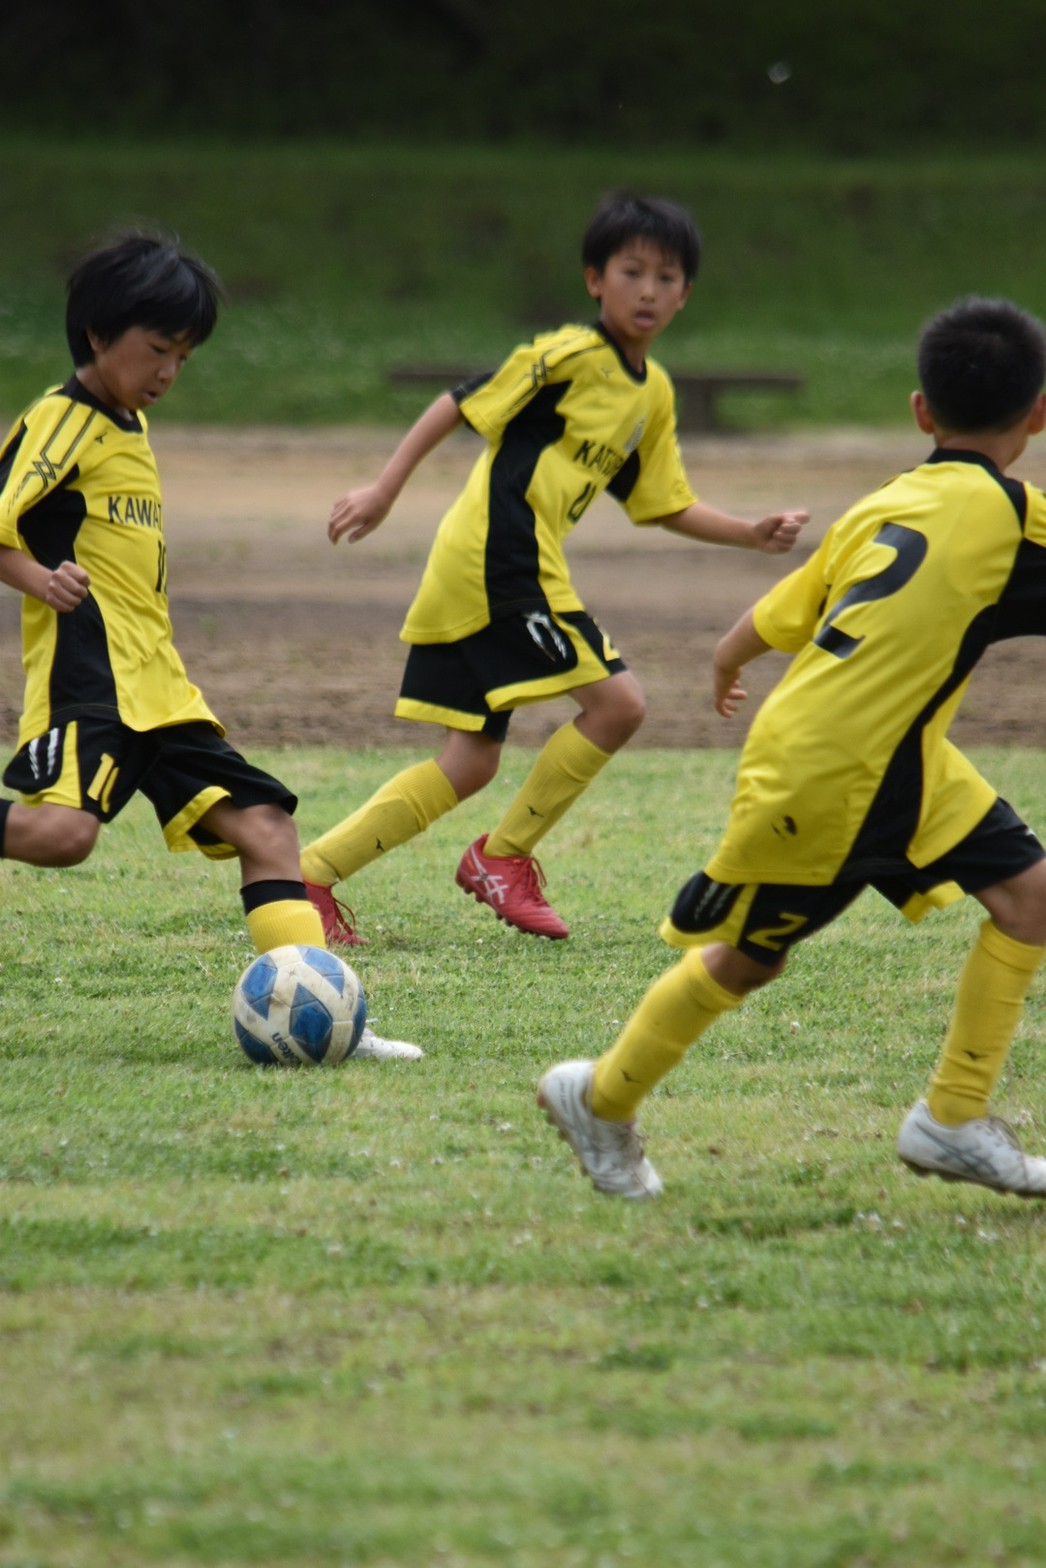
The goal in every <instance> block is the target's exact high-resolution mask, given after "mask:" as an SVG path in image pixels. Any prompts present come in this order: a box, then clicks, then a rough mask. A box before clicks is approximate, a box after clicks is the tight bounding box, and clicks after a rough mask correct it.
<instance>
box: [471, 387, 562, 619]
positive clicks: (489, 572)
mask: <svg viewBox="0 0 1046 1568" xmlns="http://www.w3.org/2000/svg"><path fill="white" fill-rule="evenodd" d="M570 387H571V382H569V381H557V382H556V383H555V384H554V385H551V386H543V387H542V388H541V389H540V391H539V392H537V393H535V395H534V396H533V397H532V398H531V399H530V400H529V401H528V402H527V404H526V405H525V407H524V408H522V409H521V410H520V412H519V413H518V414H517V415H516V417H515V418H514V419H511V420H510V421H509V423H508V424H507V425H506V426H505V432H504V435H503V436H502V440H501V446H500V447H499V448H498V451H497V452H496V453H495V456H494V460H493V462H492V463H491V465H490V496H489V501H488V524H487V546H486V556H485V561H484V568H483V570H484V577H485V580H486V590H487V603H488V604H489V606H490V609H491V613H492V614H493V613H494V612H495V611H496V610H497V609H499V608H500V609H503V608H505V607H506V606H509V605H516V606H519V605H528V606H535V607H541V606H546V607H547V601H546V599H545V595H544V592H543V590H542V587H541V582H540V576H539V564H538V542H537V525H536V520H535V517H534V509H533V507H532V506H531V505H530V504H529V502H528V501H527V495H526V493H527V488H528V486H529V484H530V481H531V480H532V479H533V477H534V471H535V469H536V468H537V466H538V463H539V462H540V460H541V455H542V453H543V452H545V451H546V450H547V449H548V448H549V447H551V446H555V444H556V442H557V441H558V440H559V439H560V437H561V436H562V434H563V432H564V430H565V429H566V420H565V418H564V417H563V415H562V414H560V413H559V412H558V411H557V410H558V406H559V402H560V399H561V398H562V397H564V396H565V394H566V393H567V392H569V390H570Z"/></svg>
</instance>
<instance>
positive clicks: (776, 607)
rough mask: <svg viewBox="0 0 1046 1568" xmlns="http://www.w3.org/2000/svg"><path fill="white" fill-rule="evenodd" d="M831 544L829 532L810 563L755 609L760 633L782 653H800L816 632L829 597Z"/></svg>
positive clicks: (799, 568) (775, 586)
mask: <svg viewBox="0 0 1046 1568" xmlns="http://www.w3.org/2000/svg"><path fill="white" fill-rule="evenodd" d="M831 543H832V541H831V530H830V529H829V531H828V533H827V534H826V535H825V537H824V539H823V540H822V542H821V545H820V548H819V549H818V550H817V551H815V553H814V554H813V555H812V556H811V557H810V559H809V560H808V561H805V562H804V563H803V565H802V566H800V567H798V568H797V569H796V570H795V571H794V572H789V574H788V576H787V577H782V578H781V580H780V582H777V583H775V584H774V586H773V587H772V588H771V589H770V590H769V592H768V593H765V594H764V595H763V597H762V598H761V599H760V600H758V601H757V603H756V605H755V607H754V608H753V611H752V619H753V621H754V624H755V629H756V631H757V632H758V633H759V636H760V637H761V638H762V639H763V641H764V642H766V643H769V644H770V647H771V648H776V649H777V651H778V652H779V653H798V652H799V650H800V648H804V647H805V646H806V644H807V643H808V642H809V641H810V639H811V638H812V636H813V634H814V631H815V630H816V627H817V623H818V621H819V620H820V618H821V614H822V612H823V610H824V606H825V600H826V599H827V597H828V591H829V589H828V576H827V572H828V562H829V558H830V553H831Z"/></svg>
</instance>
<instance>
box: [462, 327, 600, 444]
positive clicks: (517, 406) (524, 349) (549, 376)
mask: <svg viewBox="0 0 1046 1568" xmlns="http://www.w3.org/2000/svg"><path fill="white" fill-rule="evenodd" d="M593 342H594V338H593V334H592V332H591V330H589V329H588V328H584V327H563V328H561V330H560V331H558V332H552V333H544V334H542V336H540V337H537V338H535V339H534V341H533V342H532V343H521V344H520V345H519V347H518V348H515V349H513V351H512V353H511V354H510V355H509V356H508V358H507V359H506V360H505V361H504V362H503V363H502V364H501V365H499V367H498V369H497V370H495V371H493V372H492V374H490V375H487V376H482V377H476V378H474V379H473V380H472V381H467V382H465V383H464V384H463V385H462V386H460V387H457V388H455V390H454V393H453V396H454V397H455V399H456V400H457V404H458V407H459V409H460V410H461V414H462V417H463V418H464V419H465V420H466V421H467V422H468V423H469V424H470V425H471V426H472V428H473V430H475V432H476V434H477V435H480V436H483V438H484V439H485V440H487V441H498V440H500V438H501V436H502V434H503V432H504V430H505V427H506V425H507V424H508V423H509V421H510V420H512V419H515V417H516V415H517V414H519V413H520V412H521V410H522V409H523V408H525V407H526V405H527V404H528V403H529V402H530V400H531V399H532V398H533V397H535V396H536V395H537V393H538V392H540V390H541V388H542V387H544V386H547V385H549V384H550V383H554V382H556V381H562V380H565V379H566V377H567V376H569V374H570V368H569V367H570V361H571V360H572V359H574V358H576V356H577V355H578V354H579V353H584V352H587V351H589V350H590V349H591V347H592V345H593Z"/></svg>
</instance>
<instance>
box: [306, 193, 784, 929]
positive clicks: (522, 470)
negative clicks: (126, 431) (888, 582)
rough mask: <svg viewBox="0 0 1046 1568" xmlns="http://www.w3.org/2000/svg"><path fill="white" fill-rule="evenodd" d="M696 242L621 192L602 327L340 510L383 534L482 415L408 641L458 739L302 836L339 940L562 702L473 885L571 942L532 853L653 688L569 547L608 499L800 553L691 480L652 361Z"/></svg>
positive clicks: (532, 356)
mask: <svg viewBox="0 0 1046 1568" xmlns="http://www.w3.org/2000/svg"><path fill="white" fill-rule="evenodd" d="M699 254H700V246H699V240H698V235H697V232H696V230H695V228H694V225H693V222H692V220H691V218H690V216H689V214H688V213H686V212H684V211H683V210H682V209H681V208H679V207H676V206H673V205H672V204H671V203H669V202H664V201H650V200H644V199H640V198H635V197H631V196H619V197H615V198H613V199H611V200H610V201H608V202H607V203H606V204H605V205H604V206H603V207H601V208H600V210H599V211H598V212H597V213H596V215H595V217H594V218H593V220H592V222H591V223H590V225H589V227H588V230H587V232H586V234H585V237H584V241H583V245H582V261H583V264H584V277H585V284H586V287H587V288H588V292H589V294H590V295H591V296H592V298H593V299H595V300H597V301H598V302H599V320H598V322H597V323H596V325H594V326H591V327H581V326H567V327H562V328H560V330H559V331H557V332H551V333H548V334H546V335H544V336H542V337H539V338H537V339H536V341H535V342H533V343H528V344H525V345H524V346H522V347H520V348H518V349H516V350H515V352H514V353H513V354H511V355H510V356H509V358H508V359H507V360H506V361H505V363H504V364H503V365H502V366H501V368H500V369H499V370H497V371H495V372H494V374H493V375H491V376H489V377H479V378H477V379H475V380H473V381H471V382H469V383H467V384H465V385H464V386H460V387H458V388H457V389H456V390H455V391H453V392H446V393H443V394H442V395H441V396H440V397H438V398H437V399H436V401H435V402H434V403H433V404H432V405H431V407H430V408H429V409H428V410H427V412H426V413H424V414H423V415H422V416H421V418H420V419H419V420H418V422H417V424H415V425H414V426H413V428H412V429H411V430H410V431H409V432H408V434H407V435H406V436H405V438H404V439H403V441H402V442H401V444H400V446H399V447H398V448H397V450H396V452H395V453H394V454H393V456H392V458H391V460H390V461H389V463H388V464H387V466H386V468H385V469H384V471H383V472H382V474H381V475H380V476H379V478H378V479H377V480H376V481H375V483H374V484H371V485H368V486H365V487H364V488H362V489H359V490H353V491H350V492H349V494H347V495H345V496H343V497H342V498H341V499H340V500H339V501H338V502H336V504H335V506H334V509H333V512H332V514H331V519H330V522H329V524H328V530H327V531H328V534H329V535H330V538H331V540H332V541H333V542H335V543H336V542H337V541H338V540H339V539H341V538H343V537H346V538H348V539H349V540H350V541H352V542H356V541H359V540H361V539H365V538H366V537H367V535H368V534H369V533H372V532H373V530H374V529H375V528H377V527H378V525H379V523H381V521H382V520H383V518H385V517H386V516H387V514H388V512H389V511H390V509H391V507H392V505H393V503H394V501H395V500H396V497H397V496H398V495H399V493H400V491H401V490H402V488H403V485H404V484H405V483H406V481H407V479H408V477H409V476H410V474H411V473H412V472H413V470H414V469H415V468H416V467H417V465H418V464H419V463H420V462H421V461H422V459H423V458H424V457H425V456H426V455H427V454H428V453H429V452H431V451H432V450H433V448H434V447H436V446H437V445H438V443H439V442H441V441H442V440H443V439H444V438H445V437H446V436H447V435H449V433H450V432H451V431H452V430H453V429H454V428H455V427H456V426H457V425H459V424H460V423H461V421H462V420H463V419H464V420H466V421H467V422H468V423H469V424H470V425H471V426H472V428H473V429H474V430H475V431H477V432H478V434H479V435H481V436H483V437H484V439H485V441H486V443H487V446H486V450H485V452H484V453H483V454H482V456H481V457H480V458H479V460H478V461H477V463H476V465H475V467H474V468H473V470H472V474H471V476H470V478H469V479H468V481H467V483H466V486H465V489H464V490H463V492H462V494H461V496H460V497H459V498H458V500H457V501H456V502H455V503H454V505H453V506H452V507H451V508H450V510H449V511H448V512H447V514H446V516H445V517H444V518H443V521H442V522H441V524H440V527H439V531H438V533H437V535H436V540H435V543H434V545H433V548H432V551H431V554H430V556H429V560H428V564H427V566H426V568H425V573H424V576H423V577H422V581H421V586H420V588H419V590H418V593H417V596H416V597H415V599H414V602H413V604H412V605H411V607H410V609H409V610H408V612H407V619H406V622H405V624H404V627H403V630H402V632H401V634H400V635H401V637H402V638H403V640H404V641H405V642H407V643H409V644H410V654H409V656H408V658H407V665H406V671H405V674H404V677H403V684H402V687H401V690H400V697H399V701H398V702H397V704H396V710H395V711H396V714H397V715H398V716H399V717H401V718H406V719H416V720H421V721H424V722H428V723H433V724H441V725H444V726H445V727H446V740H445V742H444V745H443V747H442V749H441V750H440V752H439V754H438V755H437V756H436V757H435V759H433V760H431V761H428V762H423V763H420V764H419V765H417V766H415V767H410V768H406V769H405V770H404V771H402V772H401V773H398V774H397V775H396V776H395V777H394V778H392V779H391V780H389V782H388V783H387V784H385V785H384V786H383V787H382V788H381V789H379V790H378V791H377V793H376V794H374V795H373V796H372V797H371V798H370V800H368V801H367V802H366V803H365V804H364V805H363V806H361V807H360V808H359V810H357V811H356V812H354V813H353V814H352V815H351V816H349V817H347V818H346V819H345V821H343V822H341V823H339V824H338V826H336V827H335V828H333V829H332V830H331V831H330V832H328V833H326V834H325V835H324V836H323V837H322V838H320V839H317V840H316V841H315V842H314V843H312V844H309V845H308V846H307V848H306V849H305V851H304V853H303V855H302V871H303V874H304V876H305V880H306V886H307V887H308V890H309V895H310V897H311V898H312V900H313V902H314V903H315V905H316V907H317V909H318V910H319V911H320V913H321V914H322V916H323V922H324V930H325V931H326V934H327V939H328V941H334V942H338V941H340V942H343V943H350V944H351V943H354V942H357V941H359V940H361V938H360V937H359V936H358V935H357V934H356V931H355V925H354V922H353V921H352V918H351V911H347V910H345V909H344V906H342V905H339V904H338V903H337V901H336V900H335V898H334V896H333V894H332V892H331V888H332V886H333V885H334V883H336V882H338V881H340V880H342V879H343V878H345V877H350V876H353V875H354V874H355V873H356V872H357V871H359V870H361V868H362V867H363V866H365V865H367V864H369V862H370V861H372V860H374V859H376V858H377V856H379V855H382V854H385V853H387V852H388V851H389V850H390V849H394V848H396V846H397V845H399V844H403V843H405V842H406V840H407V839H410V838H413V837H414V836H415V834H417V833H420V832H422V831H423V830H424V829H425V828H427V827H429V826H431V824H432V823H433V822H434V821H436V819H437V818H438V817H441V816H443V815H444V814H445V813H446V812H448V811H451V810H452V809H453V808H454V807H455V806H457V805H458V804H459V802H461V801H463V800H465V799H466V798H467V797H468V796H470V795H473V794H475V793H476V792H477V791H478V790H480V789H482V788H483V787H484V785H486V784H489V783H490V781H491V780H492V779H493V777H494V775H495V773H496V772H497V769H498V764H499V761H500V757H501V748H502V745H503V743H504V740H505V737H506V735H507V733H508V725H509V719H510V717H511V715H512V711H513V709H514V708H517V707H519V706H520V705H522V704H523V703H531V702H543V701H547V700H549V699H551V698H553V697H559V696H564V695H568V696H570V697H571V698H572V699H573V700H574V702H575V703H576V704H577V706H578V708H579V709H580V713H579V714H578V716H577V717H576V718H575V719H574V720H573V722H571V723H568V724H564V725H563V726H562V727H561V728H560V729H559V730H557V731H556V732H555V734H553V735H552V737H551V738H550V739H549V741H548V742H547V743H546V745H545V746H544V748H543V749H542V751H541V752H540V753H539V755H538V757H537V760H536V762H535V764H534V767H533V769H532V771H531V773H530V775H529V777H528V778H527V780H526V781H525V783H524V785H523V787H522V789H521V790H520V792H519V794H518V795H517V797H516V799H515V800H514V801H513V802H512V804H511V805H510V806H509V808H508V811H507V812H506V813H505V816H504V817H503V818H502V820H501V822H500V823H499V824H498V826H497V827H496V828H495V829H494V831H493V832H492V833H490V834H484V835H483V836H482V837H481V838H479V839H477V840H476V842H475V843H474V844H472V845H471V847H470V848H469V849H467V850H466V851H465V854H464V855H463V856H462V859H461V863H460V865H459V866H458V870H457V876H456V880H457V883H458V885H459V887H461V888H462V889H464V891H465V892H466V893H471V894H473V895H474V896H475V897H476V898H477V899H478V900H479V901H480V902H481V903H485V904H488V905H490V907H491V908H492V909H493V910H494V912H495V913H496V914H497V915H498V916H500V918H501V919H503V920H505V921H507V922H508V923H509V924H510V925H514V926H517V927H519V929H520V930H522V931H529V932H532V933H533V934H534V935H536V936H545V937H553V938H558V937H565V936H566V935H567V927H566V925H565V924H564V922H563V921H562V920H561V919H560V917H559V916H558V915H557V914H556V912H555V911H554V910H553V909H552V908H551V907H550V905H549V904H548V903H547V901H546V900H545V898H544V895H543V894H542V891H541V888H542V885H543V877H542V874H541V871H540V868H539V866H538V864H537V862H536V860H535V859H534V850H535V847H536V845H537V843H538V841H539V840H540V839H541V838H542V837H543V836H544V834H545V833H547V832H548V830H549V829H550V828H551V827H552V826H553V825H554V824H555V823H556V822H557V821H558V820H559V819H560V817H561V816H562V815H563V814H564V812H566V811H567V810H568V809H569V807H570V806H571V805H573V803H574V801H575V800H576V799H577V798H578V796H579V795H580V794H581V793H582V791H583V790H584V789H586V788H587V787H588V785H589V784H590V783H591V782H592V780H593V779H594V778H595V777H596V775H597V773H599V771H600V769H601V768H602V767H603V766H604V765H605V764H606V763H607V762H608V761H609V759H610V757H611V756H612V755H613V753H614V752H615V751H617V750H618V749H619V747H621V746H623V745H624V744H625V742H626V741H627V740H628V739H629V738H630V737H631V736H632V735H633V734H634V733H635V731H636V730H637V729H638V727H639V725H640V723H641V722H642V719H643V713H644V702H643V693H642V690H641V688H640V685H639V682H638V681H637V680H636V678H635V676H634V675H632V674H631V673H630V672H629V671H628V670H627V669H626V668H625V665H624V663H623V661H622V659H621V657H620V655H619V654H618V652H617V650H616V649H615V648H614V647H613V646H612V645H611V643H610V640H609V638H608V637H606V636H605V634H604V633H603V631H602V630H601V629H600V627H599V626H598V625H597V624H596V622H595V621H594V620H593V619H592V617H591V616H590V615H588V614H587V613H586V611H585V608H584V606H583V604H582V603H581V600H580V599H579V598H578V596H577V593H576V592H575V590H574V587H573V585H572V583H571V581H570V574H569V571H568V568H567V563H566V560H565V557H564V553H563V546H564V543H565V540H566V536H567V534H568V533H569V531H570V529H571V528H572V527H573V526H574V524H575V523H577V522H578V521H579V519H580V518H581V516H582V514H583V513H584V512H585V510H586V509H587V508H588V506H589V505H590V504H591V502H592V501H593V500H594V499H595V497H596V496H597V495H600V494H601V493H602V492H603V491H604V490H609V491H610V493H611V494H612V495H613V496H615V497H616V499H617V500H619V501H620V502H621V503H622V505H623V506H624V507H625V510H626V511H627V513H628V515H629V517H630V518H631V520H632V521H633V522H634V523H641V524H658V525H660V526H661V527H664V528H667V529H669V530H671V531H672V532H673V533H678V534H682V535H684V536H686V537H688V538H692V539H703V540H707V541H710V542H712V543H716V544H732V545H738V546H740V547H742V548H745V549H754V550H765V551H767V552H769V553H771V554H775V553H779V552H783V551H786V550H790V549H791V547H792V545H793V544H794V542H795V538H796V535H797V534H798V532H799V528H800V526H801V524H802V522H803V521H805V517H806V514H805V513H804V512H780V513H775V514H773V515H771V516H769V517H765V518H763V519H762V521H761V522H757V523H749V522H743V521H741V519H739V518H736V517H731V516H728V515H726V514H725V513H723V512H719V511H716V510H714V509H713V508H712V507H709V506H706V505H705V504H703V503H702V502H699V501H697V500H695V498H694V495H693V492H692V491H691V489H690V487H689V485H688V483H687V479H686V475H685V473H684V471H683V466H682V462H681V460H680V455H679V448H678V444H677V441H676V431H675V414H674V408H673V396H672V387H671V383H670V382H669V379H668V377H667V376H666V375H665V372H664V371H663V370H662V369H661V368H660V366H658V365H657V364H655V363H654V362H653V361H652V360H648V358H647V354H648V351H649V349H650V346H651V344H652V343H653V341H654V339H655V338H656V337H657V336H658V335H659V333H661V332H662V331H663V330H664V328H665V327H667V326H668V324H669V322H670V321H671V320H672V318H673V317H674V316H675V315H676V314H677V312H678V311H680V310H682V308H683V306H684V305H685V304H686V301H687V297H688V296H689V294H690V289H691V285H692V283H693V280H694V276H695V274H696V272H697V267H698V260H699ZM346 917H348V918H346Z"/></svg>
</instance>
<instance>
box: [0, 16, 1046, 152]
mask: <svg viewBox="0 0 1046 1568" xmlns="http://www.w3.org/2000/svg"><path fill="white" fill-rule="evenodd" d="M44 19H46V25H42V22H43V21H44ZM1041 31H1042V8H1041V5H1040V4H1039V0H1011V3H1010V4H1009V5H1008V6H1006V7H1005V8H1003V9H1001V10H1000V11H998V12H993V13H992V14H991V16H990V18H988V17H987V16H986V13H985V9H984V6H983V5H982V4H981V3H980V0H952V4H951V5H950V6H949V7H948V8H947V11H946V12H939V11H932V10H923V11H920V10H918V9H917V8H912V7H910V6H896V5H883V4H882V3H881V0H851V3H850V4H848V5H845V6H826V5H824V4H823V0H747V3H746V4H745V5H734V6H724V5H720V4H716V3H714V0H661V4H660V5H658V6H656V7H653V6H652V7H649V8H647V9H646V10H645V11H638V10H637V9H636V7H635V6H634V5H633V4H632V3H631V0H603V3H602V4H601V5H600V6H599V7H598V9H596V10H593V9H592V8H591V7H585V6H576V5H575V6H565V5H563V4H562V3H561V0H529V4H527V5H526V6H505V7H502V6H484V5H482V4H480V0H386V3H385V4H383V5H381V6H375V5H369V4H365V3H363V0H355V3H350V4H347V5H329V4H328V3H327V0H294V3H293V4H291V3H289V0H225V3H224V4H223V5H221V6H215V5H213V4H211V3H209V0H169V3H165V4H164V5H153V6H148V5H145V6H134V5H131V4H129V3H127V0H119V3H117V4H115V5H113V6H111V7H109V8H108V9H107V11H106V20H105V25H104V26H101V25H99V20H98V16H97V14H96V12H95V11H94V10H93V9H92V8H91V7H88V6H84V5H82V4H80V3H76V4H73V3H72V0H48V4H47V6H46V7H45V8H42V7H38V6H28V5H15V4H10V5H7V6H5V7H2V8H0V126H3V127H6V128H7V129H17V128H23V129H24V128H25V127H26V125H28V124H34V125H35V124H39V122H40V119H41V113H42V109H41V104H42V102H44V103H45V104H46V123H47V126H48V128H49V130H50V131H52V132H55V131H58V132H75V133H76V134H78V135H79V134H82V133H83V131H84V129H85V128H86V127H90V128H91V129H92V130H93V131H94V132H103V133H111V132H118V133H121V134H126V133H131V134H147V135H159V134H185V133H190V134H201V133H202V134H205V135H207V134H217V135H225V136H236V137H244V136H246V137H263V138H265V137H272V136H279V137H285V136H293V137H298V136H336V137H348V138H351V139H352V140H353V141H356V142H359V141H366V140H375V139H377V140H382V139H386V138H390V137H391V138H394V139H407V140H413V139H417V138H422V139H426V140H427V139H430V138H435V139H437V140H442V139H448V138H449V139H464V140H468V141H488V142H489V141H506V140H512V139H519V138H525V139H540V140H542V141H545V142H552V143H555V144H588V145H598V146H614V147H616V148H618V149H621V148H624V147H654V146H661V147H666V146H669V145H676V146H679V147H687V148H690V149H697V148H708V147H718V146H733V147H747V148H757V149H765V148H767V147H773V146H779V145H783V144H788V145H791V146H793V147H797V148H805V149H807V150H814V151H819V152H829V153H832V154H833V155H838V154H843V155H847V156H849V155H857V154H860V155H867V154H871V153H875V152H880V151H887V150H890V151H895V152H896V151H911V150H912V148H913V145H919V146H922V147H924V148H925V146H926V145H928V144H932V145H935V146H937V147H938V148H941V147H951V148H955V147H961V148H966V149H969V150H982V151H983V150H985V149H989V148H1000V147H1004V146H1011V147H1012V146H1015V145H1017V144H1019V143H1022V142H1029V143H1030V142H1032V141H1034V139H1036V138H1038V139H1040V140H1041V138H1042V135H1043V133H1044V131H1046V95H1044V94H1043V92H1042V81H1041V75H1042V72H1041V63H1040V61H1041Z"/></svg>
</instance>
